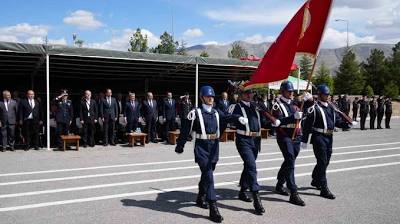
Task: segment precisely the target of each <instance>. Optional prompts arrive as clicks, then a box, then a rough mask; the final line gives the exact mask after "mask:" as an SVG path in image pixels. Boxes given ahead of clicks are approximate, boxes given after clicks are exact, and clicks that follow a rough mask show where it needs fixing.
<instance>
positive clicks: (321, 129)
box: [301, 85, 357, 199]
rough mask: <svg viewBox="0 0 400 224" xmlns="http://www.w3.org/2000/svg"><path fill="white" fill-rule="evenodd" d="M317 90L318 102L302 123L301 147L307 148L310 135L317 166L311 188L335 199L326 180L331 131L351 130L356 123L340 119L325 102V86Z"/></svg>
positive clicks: (339, 114) (330, 105) (338, 114)
mask: <svg viewBox="0 0 400 224" xmlns="http://www.w3.org/2000/svg"><path fill="white" fill-rule="evenodd" d="M317 90H318V101H317V102H316V103H315V105H314V106H312V107H310V108H309V109H308V111H307V115H306V118H305V120H304V123H303V136H302V140H301V142H302V143H301V147H302V148H307V142H308V139H309V135H310V134H312V136H311V144H312V145H313V150H314V155H315V158H316V159H317V165H316V166H315V167H314V170H313V173H312V182H311V186H314V187H316V188H317V189H319V190H321V194H320V195H321V196H322V197H324V198H327V199H335V195H334V194H332V192H331V191H330V190H329V188H328V182H327V178H326V169H327V167H328V165H329V161H330V158H331V155H332V142H333V130H334V128H335V127H338V128H351V127H352V126H353V125H356V124H357V122H355V121H352V122H351V124H350V123H349V121H345V120H344V119H342V117H341V116H345V115H342V114H341V113H342V112H340V111H338V109H337V108H336V107H335V106H333V105H332V104H331V103H329V102H328V101H327V100H328V96H329V92H330V91H329V88H328V87H327V86H326V85H319V86H318V88H317ZM350 120H351V119H350Z"/></svg>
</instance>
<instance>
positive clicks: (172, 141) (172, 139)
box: [168, 130, 181, 145]
mask: <svg viewBox="0 0 400 224" xmlns="http://www.w3.org/2000/svg"><path fill="white" fill-rule="evenodd" d="M180 133H181V132H180V131H179V130H176V131H170V132H169V133H168V142H169V143H170V144H171V145H176V140H177V139H178V137H179V134H180Z"/></svg>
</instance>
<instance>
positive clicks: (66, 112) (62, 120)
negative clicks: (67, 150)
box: [54, 90, 74, 148]
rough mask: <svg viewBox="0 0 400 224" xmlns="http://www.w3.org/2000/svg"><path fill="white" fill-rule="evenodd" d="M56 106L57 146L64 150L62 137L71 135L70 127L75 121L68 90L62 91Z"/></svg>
mask: <svg viewBox="0 0 400 224" xmlns="http://www.w3.org/2000/svg"><path fill="white" fill-rule="evenodd" d="M54 104H55V105H56V108H57V109H56V111H55V120H56V122H57V129H56V134H57V144H58V147H59V148H62V140H61V135H68V134H69V127H70V125H71V123H72V119H73V115H74V113H73V106H72V102H71V100H69V99H68V92H67V90H61V94H60V95H59V96H58V97H56V98H55V99H54Z"/></svg>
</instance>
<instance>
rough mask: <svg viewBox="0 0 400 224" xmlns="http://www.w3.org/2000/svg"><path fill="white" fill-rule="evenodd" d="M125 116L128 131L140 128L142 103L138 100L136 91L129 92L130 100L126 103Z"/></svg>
mask: <svg viewBox="0 0 400 224" xmlns="http://www.w3.org/2000/svg"><path fill="white" fill-rule="evenodd" d="M124 117H125V121H126V132H127V133H130V132H134V131H136V129H137V128H138V124H139V118H140V104H139V102H138V101H137V100H136V95H135V93H130V94H129V100H128V101H127V102H126V104H125V111H124Z"/></svg>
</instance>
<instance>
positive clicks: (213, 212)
mask: <svg viewBox="0 0 400 224" xmlns="http://www.w3.org/2000/svg"><path fill="white" fill-rule="evenodd" d="M208 203H209V204H210V220H211V221H213V222H218V223H220V222H222V220H224V218H223V217H222V216H221V214H219V211H218V207H217V202H216V201H209V202H208Z"/></svg>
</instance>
